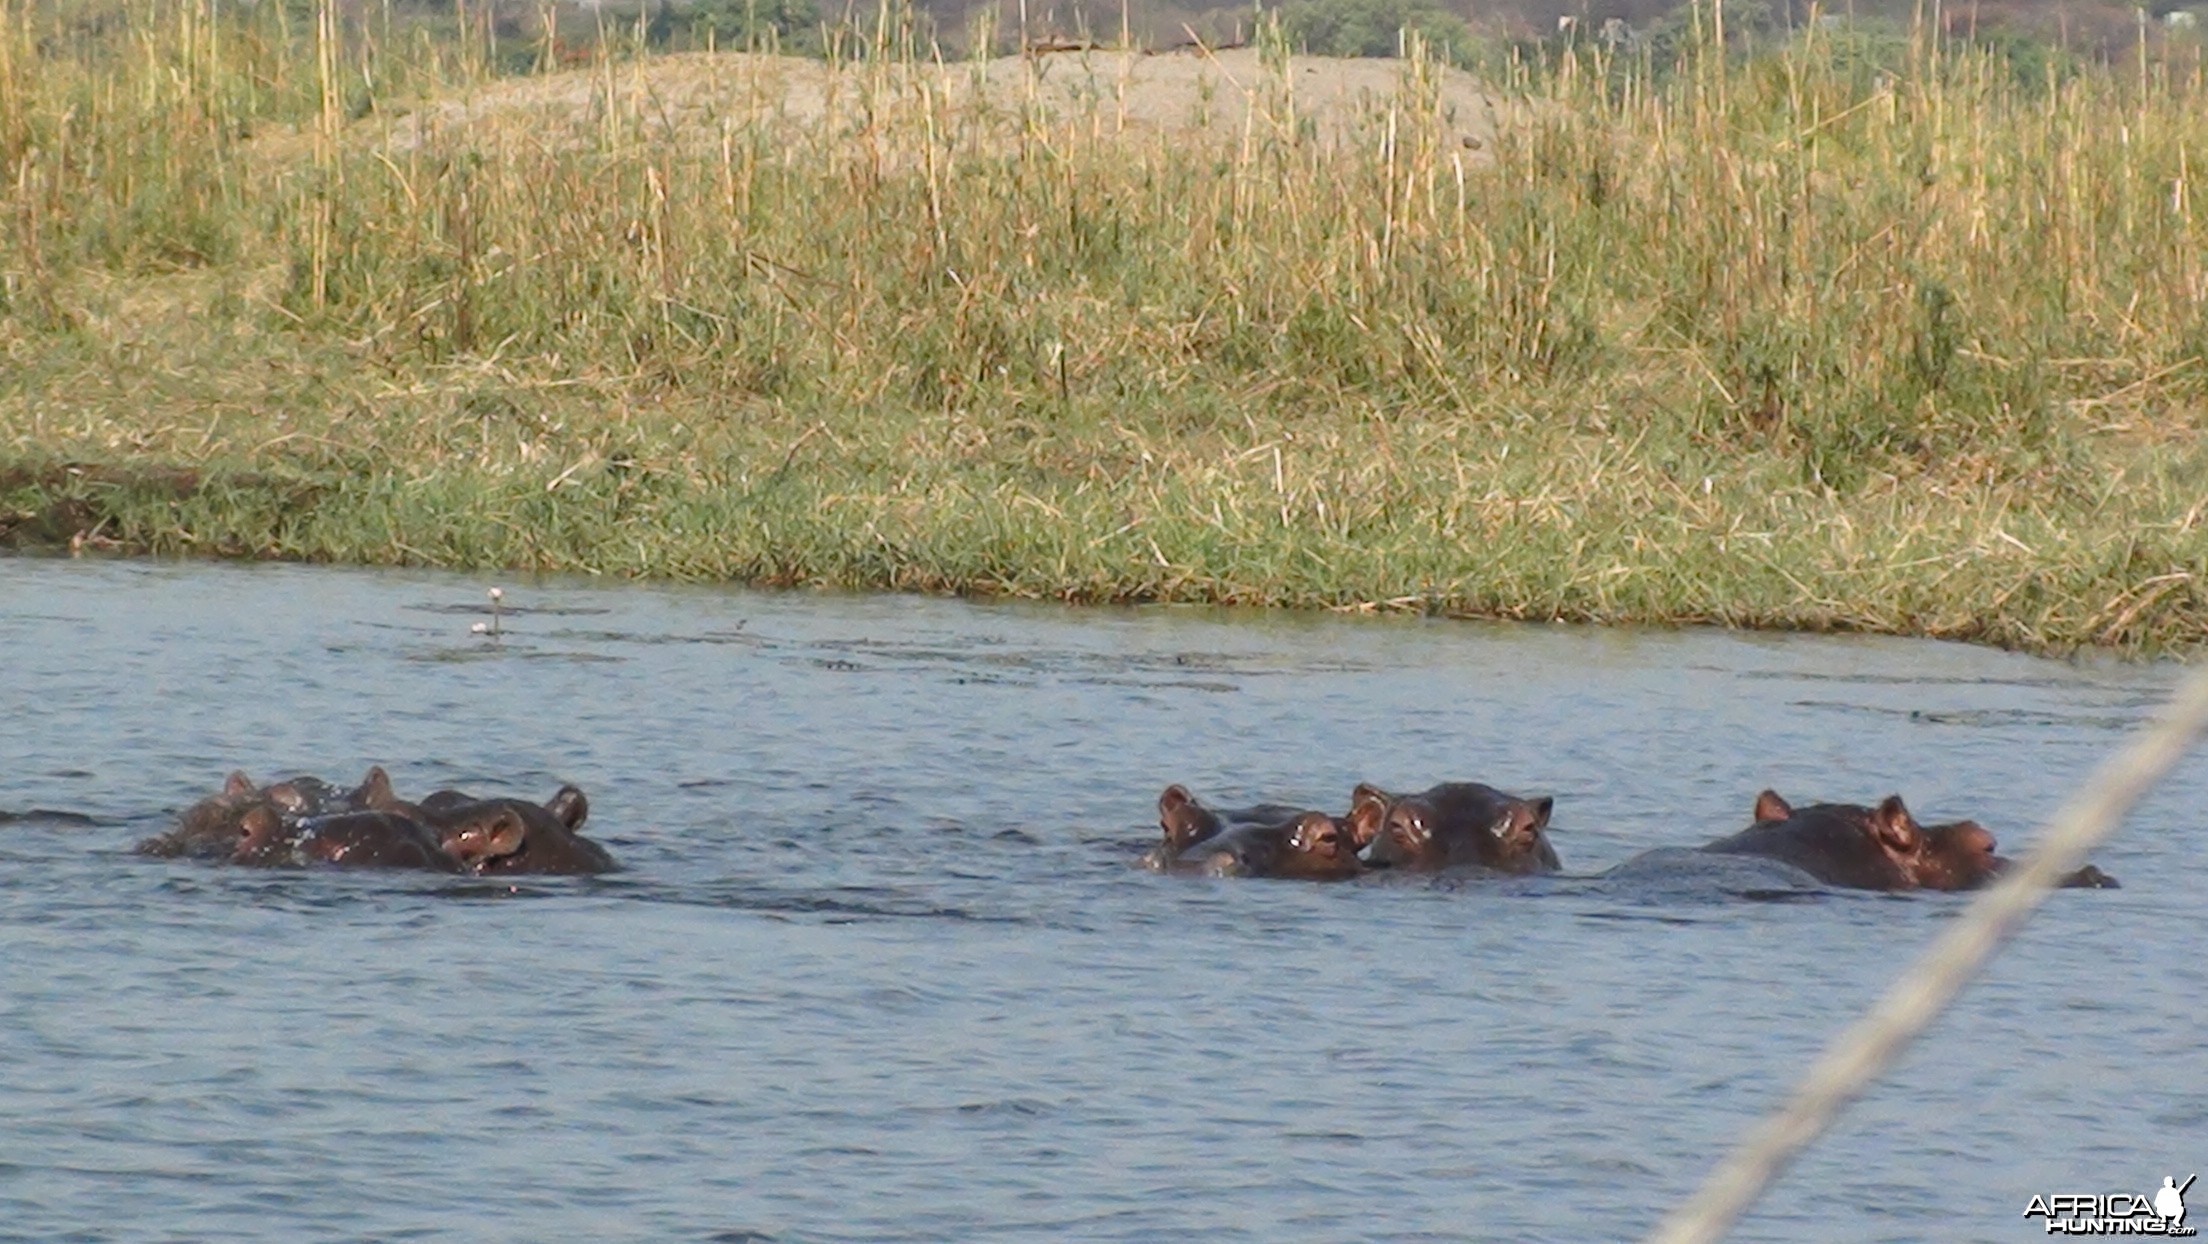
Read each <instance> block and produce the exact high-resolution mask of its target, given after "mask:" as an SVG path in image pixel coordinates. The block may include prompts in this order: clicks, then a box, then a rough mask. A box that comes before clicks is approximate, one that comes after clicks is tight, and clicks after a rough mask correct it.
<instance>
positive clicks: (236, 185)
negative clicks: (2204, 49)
mask: <svg viewBox="0 0 2208 1244" xmlns="http://www.w3.org/2000/svg"><path fill="white" fill-rule="evenodd" d="M289 12H290V10H289V9H287V8H286V7H285V6H281V5H274V4H271V5H266V6H262V7H259V8H256V9H253V10H250V11H248V14H247V15H246V16H242V17H241V16H237V15H235V13H233V11H232V10H230V9H228V8H227V7H225V8H223V9H220V10H218V9H217V8H216V7H215V6H214V5H213V4H212V3H211V0H136V7H135V8H134V9H133V11H132V14H131V20H130V21H129V22H128V23H127V24H126V25H125V26H124V27H123V28H122V29H121V31H120V32H119V33H114V34H112V35H110V36H103V37H98V38H82V39H68V38H57V37H56V36H55V34H54V30H53V29H52V28H51V27H50V24H49V23H48V22H46V21H45V20H43V19H34V17H33V16H32V14H31V13H29V12H28V11H26V10H24V9H22V8H21V7H20V0H0V174H4V177H0V357H4V358H5V360H6V365H5V367H4V368H0V536H4V537H6V538H9V539H12V540H13V541H15V542H17V543H19V544H21V543H43V542H61V543H66V542H69V541H71V540H74V541H76V542H77V543H79V544H80V545H81V544H85V543H91V544H94V545H115V546H120V547H123V548H126V549H131V550H147V551H154V552H163V553H175V552H182V553H211V554H219V555H227V556H249V557H278V558H299V559H312V560H331V561H349V562H370V563H408V564H419V565H438V566H454V567H490V566H506V567H523V568H541V569H556V570H582V571H588V572H595V573H607V574H633V575H662V576H679V577H695V578H714V579H721V578H727V579H740V580H747V581H754V582H762V583H773V584H831V585H837V586H850V587H886V588H902V589H920V590H929V591H956V592H976V593H988V594H1007V595H1015V596H1024V597H1037V598H1054V599H1066V600H1084V601H1115V600H1180V601H1226V602H1238V603H1257V604H1270V605H1286V606H1321V607H1332V608H1352V609H1401V610H1419V611H1427V612H1435V613H1447V614H1462V615H1473V616H1494V617H1511V618H1540V619H1550V618H1555V619H1571V620H1588V621H1615V622H1693V621H1709V622H1719V623H1725V624H1731V625H1743V626H1759V627H1785V628H1806V629H1859V630H1871V631H1884V632H1894V633H1903V634H1926V635H1940V636H1952V637H1959V638H1967V639H1974V640H1982V641H1987V642H1993V643H2000V644H2007V645H2015V646H2021V647H2027V648H2035V649H2039V648H2062V647H2067V646H2072V645H2079V644H2106V645H2115V646H2120V647H2125V648H2157V649H2159V648H2164V647H2171V646H2178V647H2189V646H2192V645H2194V644H2197V643H2198V642H2199V641H2200V639H2201V637H2202V636H2203V635H2204V634H2208V584H2204V582H2203V576H2204V575H2208V448H2204V442H2203V439H2202V432H2203V431H2204V417H2208V220H2203V219H2202V218H2201V217H2200V214H2199V213H2198V211H2197V210H2196V205H2195V200H2196V198H2197V190H2196V188H2195V186H2194V180H2195V178H2196V177H2197V176H2198V170H2199V169H2200V168H2201V167H2202V165H2203V161H2204V158H2208V91H2204V90H2203V81H2202V76H2201V71H2200V67H2199V63H2198V60H2197V58H2196V59H2194V60H2191V61H2185V60H2180V59H2173V58H2162V57H2149V56H2147V55H2146V54H2145V48H2144V45H2142V48H2141V55H2140V56H2139V58H2138V59H2137V62H2136V63H2133V64H2128V65H2121V66H2095V65H2092V64H2078V65H2072V66H2069V67H2067V68H2066V69H2065V70H2064V71H2063V72H2062V73H2059V74H2058V73H2055V72H2053V71H2052V70H2049V71H2047V72H2045V73H2043V74H2042V75H2041V76H2038V77H2034V76H2032V75H2030V74H2022V73H2019V72H2017V71H2016V69H2015V63H2014V61H2013V59H2012V58H2008V57H2005V56H2001V55H1998V54H1996V53H1994V52H1990V51H1987V50H1984V49H1974V48H1973V47H1971V46H1968V45H1946V44H1943V43H1941V42H1940V41H1938V40H1937V39H1935V38H1934V37H1932V36H1931V35H1930V34H1929V33H1925V34H1921V35H1920V36H1918V37H1917V38H1915V39H1914V40H1912V41H1908V42H1902V43H1895V44H1885V43H1881V44H1878V45H1876V46H1873V45H1871V44H1868V43H1866V42H1865V41H1863V40H1861V39H1859V38H1856V37H1855V36H1853V35H1852V34H1851V32H1850V31H1848V30H1847V29H1845V28H1842V29H1828V28H1826V27H1824V26H1822V25H1819V24H1816V23H1812V24H1811V25H1810V26H1808V27H1806V28H1805V29H1804V31H1803V32H1802V33H1801V34H1800V35H1799V36H1798V37H1796V38H1794V39H1792V40H1791V41H1789V42H1786V43H1784V44H1783V45H1782V46H1779V47H1777V48H1775V49H1772V50H1767V51H1762V52H1759V53H1757V54H1755V55H1754V56H1752V57H1745V58H1744V57H1739V56H1728V55H1724V54H1722V52H1721V51H1720V50H1719V49H1722V48H1723V46H1724V44H1723V42H1722V41H1721V40H1720V39H1719V38H1717V37H1716V32H1715V31H1711V32H1709V37H1707V38H1704V39H1703V40H1702V41H1701V42H1700V43H1696V44H1693V45H1691V46H1690V47H1689V48H1688V50H1687V53H1686V55H1685V58H1684V59H1682V60H1679V61H1677V62H1675V63H1666V64H1662V65H1659V64H1657V63H1656V62H1655V61H1654V60H1653V59H1652V58H1651V57H1649V56H1647V55H1645V54H1644V55H1640V56H1635V55H1633V54H1631V53H1628V52H1624V51H1619V52H1617V53H1615V54H1613V53H1612V52H1610V51H1608V50H1606V49H1604V48H1602V47H1599V46H1589V47H1578V48H1573V49H1569V50H1567V51H1565V52H1563V53H1560V54H1558V55H1556V56H1554V57H1552V58H1545V59H1540V60H1527V59H1518V60H1515V61H1512V62H1511V63H1510V64H1508V65H1507V66H1505V68H1504V70H1503V71H1502V72H1501V73H1500V74H1499V75H1498V77H1497V80H1495V81H1494V82H1493V83H1492V88H1493V90H1494V92H1495V96H1496V103H1495V116H1496V123H1495V125H1494V128H1493V129H1492V130H1491V131H1487V132H1486V133H1487V134H1488V136H1487V137H1486V138H1485V139H1478V140H1472V141H1476V142H1477V143H1478V146H1477V147H1474V146H1470V145H1467V140H1466V138H1465V137H1464V118H1462V117H1460V116H1456V115H1452V114H1451V111H1450V109H1449V108H1448V107H1446V106H1444V104H1443V103H1442V102H1441V101H1442V100H1443V98H1444V92H1443V90H1442V76H1443V74H1444V70H1443V69H1442V68H1441V67H1440V66H1439V65H1438V64H1437V63H1435V62H1434V61H1433V60H1432V59H1431V58H1428V57H1426V56H1424V55H1423V54H1422V53H1421V49H1420V48H1419V46H1418V44H1417V40H1416V39H1415V38H1414V39H1412V41H1411V42H1412V47H1411V51H1412V52H1413V56H1412V57H1411V58H1410V59H1409V60H1408V61H1406V62H1405V63H1404V76H1403V79H1402V85H1401V87H1400V89H1399V90H1398V91H1397V92H1396V93H1395V94H1394V95H1392V96H1390V97H1386V98H1375V99H1374V100H1372V101H1371V104H1370V106H1369V108H1368V109H1367V110H1366V111H1365V113H1364V115H1363V116H1362V117H1361V118H1359V119H1358V120H1357V121H1356V123H1355V124H1352V125H1349V126H1347V127H1346V128H1343V129H1339V130H1326V129H1322V128H1321V127H1319V126H1317V125H1316V124H1314V122H1313V121H1312V119H1311V118H1310V117H1309V116H1308V115H1306V114H1305V113H1304V112H1303V111H1302V110H1301V109H1300V107H1299V102H1298V96H1297V91H1298V84H1299V81H1300V80H1301V75H1304V74H1306V73H1307V72H1308V71H1315V70H1316V69H1317V68H1320V66H1316V65H1314V64H1312V63H1311V62H1307V61H1303V60H1296V61H1293V62H1291V60H1290V58H1289V57H1288V55H1287V51H1286V48H1285V46H1284V45H1282V44H1280V43H1279V42H1278V41H1277V39H1276V40H1275V41H1274V42H1272V43H1271V44H1270V45H1269V46H1267V47H1265V48H1263V49H1261V55H1259V56H1256V57H1254V58H1252V59H1251V60H1250V61H1249V62H1248V64H1249V66H1250V70H1249V71H1248V72H1243V73H1238V74H1237V73H1229V72H1228V71H1227V69H1225V68H1221V69H1220V72H1219V75H1218V79H1217V81H1216V85H1215V87H1214V88H1209V89H1212V90H1215V92H1216V95H1217V96H1227V95H1235V96H1240V95H1242V94H1244V93H1246V94H1247V96H1248V98H1249V100H1250V110H1249V112H1248V114H1247V119H1246V121H1245V122H1244V123H1242V124H1241V125H1239V126H1235V127H1233V128H1232V132H1231V133H1227V134H1224V135H1220V134H1219V133H1218V131H1217V130H1216V128H1215V129H1212V130H1179V129H1175V128H1171V127H1162V128H1161V127H1156V126H1147V125H1136V124H1133V123H1131V122H1128V121H1127V118H1128V116H1129V115H1130V113H1129V102H1128V97H1127V95H1126V91H1127V90H1128V89H1129V88H1128V84H1129V82H1130V80H1131V79H1130V77H1129V71H1128V65H1129V64H1130V63H1131V62H1130V59H1129V58H1126V57H1122V56H1120V55H1119V54H1116V53H1109V52H1091V53H1087V54H1084V55H1080V56H1063V57H1052V58H1028V59H1025V60H1012V61H1002V62H994V63H983V62H976V63H974V64H949V65H944V64H940V63H937V62H934V61H933V60H931V58H930V57H929V56H928V55H926V54H925V52H924V50H922V49H919V48H915V47H913V46H912V45H911V44H910V43H909V41H906V42H900V40H899V39H898V37H897V36H898V27H897V24H896V22H895V20H894V18H893V15H889V14H885V16H884V19H883V22H882V24H881V25H880V26H879V28H878V30H877V32H876V37H875V38H874V39H873V40H872V41H871V42H870V43H869V44H868V45H867V51H868V54H867V55H863V56H847V55H842V54H839V53H838V52H837V51H836V49H834V48H830V49H829V55H828V60H827V61H826V63H825V64H824V65H817V66H810V65H809V66H808V67H807V72H809V73H816V74H818V75H820V79H819V81H820V83H822V84H824V85H822V86H821V90H822V92H823V95H822V98H823V99H824V101H825V102H824V103H823V104H822V106H821V107H820V109H818V110H817V113H811V114H806V115H799V114H798V112H796V111H794V110H793V109H791V108H790V107H788V106H786V100H787V98H789V96H788V92H787V81H788V75H789V74H791V73H793V72H795V70H793V69H792V68H791V67H790V64H789V63H788V62H784V61H782V60H781V59H780V58H775V57H768V56H757V55H748V54H720V55H717V56H714V57H709V58H681V59H668V60H661V59H655V58H652V57H649V56H644V57H640V58H638V59H633V60H626V61H617V60H614V59H611V58H610V57H602V58H601V59H600V60H599V61H598V63H596V64H594V65H592V66H589V67H587V68H584V69H581V70H577V71H572V72H569V73H566V74H564V75H554V76H552V77H548V78H545V79H542V80H539V81H534V82H525V83H521V84H519V85H520V86H522V87H527V88H531V89H532V90H535V92H536V93H535V94H526V95H525V94H524V93H521V92H518V91H516V90H511V89H509V88H511V87H513V86H514V85H515V84H512V83H507V84H499V83H495V82H491V81H489V80H488V79H486V78H485V77H484V76H483V74H484V67H483V65H482V63H481V60H480V58H479V57H471V55H470V54H469V53H468V51H467V49H466V48H465V47H457V48H456V47H455V46H454V45H451V44H447V43H439V42H434V41H430V40H426V39H424V40H414V41H408V40H406V39H404V38H400V39H395V40H389V41H384V40H379V39H377V38H376V37H375V34H374V31H373V30H372V29H363V30H353V31H349V32H348V31H346V30H342V29H340V25H341V24H340V23H339V22H338V21H337V17H336V11H335V9H334V7H332V6H331V5H329V4H328V3H325V4H324V5H323V6H322V9H321V12H320V14H319V20H315V21H303V22H302V21H295V20H294V19H293V18H291V17H288V16H286V14H287V13H289ZM1211 63H1212V64H1213V65H1214V66H1222V65H1224V64H1225V62H1223V61H1219V60H1213V61H1212V62H1211ZM678 71H679V73H680V74H681V75H685V78H684V80H685V81H688V82H690V83H692V84H693V85H696V84H698V83H702V84H703V87H702V88H701V89H699V90H695V91H692V92H691V93H690V94H688V95H686V96H684V97H683V98H684V99H686V100H687V101H688V102H687V103H684V104H682V106H680V107H677V106H675V105H674V104H673V103H671V102H670V101H671V100H673V99H674V98H675V93H674V92H673V90H672V88H667V87H663V85H662V84H661V80H660V79H659V78H658V77H655V75H658V74H661V73H663V72H664V73H668V74H674V73H676V72H678ZM1046 75H1047V76H1052V77H1054V78H1055V79H1056V81H1057V82H1058V83H1059V84H1061V85H1063V84H1064V83H1067V82H1073V83H1076V84H1077V89H1075V90H1074V91H1073V98H1076V99H1080V100H1085V101H1086V102H1085V103H1084V104H1081V105H1079V106H1072V107H1067V106H1046V104H1045V103H1044V101H1043V95H1042V92H1041V89H1040V86H1039V83H1040V82H1041V80H1042V79H1043V78H1044V77H1045V76H1046ZM669 80H670V81H671V80H672V79H669ZM523 98H526V99H528V100H530V101H533V102H532V104H531V106H529V107H520V106H518V105H517V106H509V105H511V104H512V102H513V101H514V100H518V99H523ZM1054 98H1055V97H1054ZM439 101H441V102H439ZM1214 102H1215V97H1214V96H1212V95H1206V96H1205V97H1204V98H1203V99H1201V100H1199V102H1198V104H1197V106H1198V107H1199V108H1209V107H1212V106H1213V104H1214Z"/></svg>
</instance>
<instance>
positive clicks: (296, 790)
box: [133, 768, 391, 859]
mask: <svg viewBox="0 0 2208 1244" xmlns="http://www.w3.org/2000/svg"><path fill="white" fill-rule="evenodd" d="M378 788H380V789H381V791H382V792H383V794H384V795H385V796H388V795H389V793H390V789H391V779H390V778H389V777H388V776H386V775H385V774H384V771H383V770H382V769H380V768H371V769H369V770H368V776H367V778H365V779H364V780H363V781H362V782H361V784H360V785H359V786H358V787H355V788H354V789H352V790H350V791H345V792H340V791H339V790H338V789H337V788H336V787H334V786H331V785H330V784H329V783H328V782H325V781H323V780H322V779H320V778H318V777H311V776H305V775H302V776H300V777H295V778H292V779H290V780H289V781H284V782H276V783H272V784H271V785H268V786H255V785H254V784H253V779H252V778H249V777H247V776H246V775H245V773H244V771H243V770H237V771H234V772H232V773H231V774H230V776H229V778H228V779H227V780H226V781H224V783H223V786H222V791H221V793H219V794H215V795H210V796H208V797H207V798H205V799H202V800H200V801H199V802H198V803H195V804H193V805H192V806H191V807H189V808H187V809H185V810H184V814H183V815H182V816H181V817H179V818H177V825H176V828H175V829H173V830H170V831H169V832H168V833H166V834H161V835H158V836H156V837H152V838H148V839H146V840H145V841H143V842H141V843H139V844H138V845H137V846H136V847H134V848H133V850H135V851H136V852H137V853H138V854H140V855H155V856H164V857H175V856H189V857H192V858H195V859H224V858H230V857H233V856H235V855H236V854H237V852H238V849H239V845H238V844H239V842H240V840H241V839H243V838H245V837H247V836H248V835H249V833H250V832H251V831H250V830H249V829H248V828H247V826H246V824H245V822H246V818H247V817H248V816H250V815H251V814H252V813H253V812H254V811H255V810H257V809H258V810H263V811H265V812H266V813H267V814H268V816H269V818H271V821H270V823H271V824H274V825H276V826H277V827H279V828H280V827H286V826H295V825H297V824H298V822H300V821H302V820H305V819H306V818H308V817H315V816H328V815H331V814H334V813H338V812H351V811H360V810H364V809H367V808H368V807H369V806H370V805H369V804H368V803H367V802H366V800H368V799H371V798H373V797H374V796H375V791H376V790H377V789H378ZM264 828H266V826H265V825H264ZM267 832H268V833H274V832H275V830H274V829H268V831H267ZM266 836H267V834H266V833H264V834H263V837H266Z"/></svg>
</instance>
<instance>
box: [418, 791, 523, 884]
mask: <svg viewBox="0 0 2208 1244" xmlns="http://www.w3.org/2000/svg"><path fill="white" fill-rule="evenodd" d="M528 837H529V827H528V825H527V824H526V823H525V822H524V821H523V820H522V819H521V814H520V813H519V812H516V811H514V810H513V809H512V808H510V807H506V806H504V805H501V804H486V805H482V806H480V807H478V808H475V809H474V810H472V811H471V812H470V813H468V814H467V815H463V816H460V817H457V818H455V819H453V820H451V821H448V822H446V824H445V826H444V828H443V830H442V831H441V833H440V834H439V835H438V845H439V846H440V847H441V848H443V850H444V852H445V854H447V855H449V856H451V857H452V858H453V859H455V860H458V861H459V862H460V865H461V866H462V867H464V868H476V867H480V866H481V865H482V864H483V863H484V862H485V861H487V860H494V859H497V858H499V857H500V856H504V855H512V854H514V853H515V852H516V851H519V850H521V847H522V844H523V843H524V842H525V841H527V839H528Z"/></svg>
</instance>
